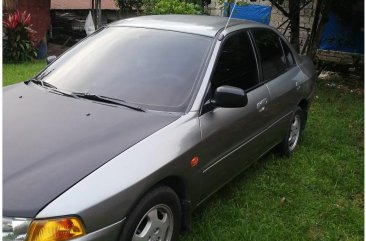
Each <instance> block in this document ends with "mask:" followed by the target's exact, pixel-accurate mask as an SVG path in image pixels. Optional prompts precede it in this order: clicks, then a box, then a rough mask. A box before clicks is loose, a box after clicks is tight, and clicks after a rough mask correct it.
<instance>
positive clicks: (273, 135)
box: [3, 15, 315, 241]
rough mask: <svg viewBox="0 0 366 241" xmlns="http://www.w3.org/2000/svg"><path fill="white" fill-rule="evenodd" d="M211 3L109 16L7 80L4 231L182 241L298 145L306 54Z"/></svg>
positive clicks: (306, 101)
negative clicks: (40, 65) (223, 194)
mask: <svg viewBox="0 0 366 241" xmlns="http://www.w3.org/2000/svg"><path fill="white" fill-rule="evenodd" d="M226 24H227V19H226V18H221V17H209V16H175V15H170V16H145V17H138V18H132V19H126V20H122V21H118V22H115V23H112V24H110V25H108V26H106V27H104V28H102V29H100V30H98V31H97V32H95V33H94V34H92V35H91V36H89V37H88V38H86V39H84V40H83V41H81V42H80V43H78V44H77V45H76V46H75V47H73V48H71V49H70V50H69V51H67V52H66V53H64V54H63V55H61V56H60V57H59V58H57V59H56V60H54V61H52V63H49V65H48V66H47V67H46V68H45V69H44V70H42V71H41V72H40V73H39V74H38V75H37V76H35V77H34V78H32V79H30V80H28V81H25V82H23V83H19V84H16V85H12V86H9V87H6V88H4V90H3V93H4V106H3V110H4V120H3V123H4V126H3V131H4V132H3V133H4V134H3V150H4V156H3V160H4V164H3V173H4V175H3V196H4V199H3V215H4V218H3V240H27V241H46V240H52V241H66V240H71V239H72V240H75V241H106V240H108V241H117V240H119V241H131V240H133V241H138V240H146V241H174V240H177V238H178V235H179V231H180V230H181V229H182V228H189V226H190V217H191V213H192V211H193V210H194V209H195V208H196V207H198V206H199V205H201V204H202V203H204V201H205V200H206V199H207V198H208V197H210V195H212V194H213V193H214V192H215V191H217V190H218V189H219V188H221V187H222V186H224V185H225V184H226V183H228V182H229V181H230V180H231V179H232V178H234V177H235V176H236V175H238V174H239V173H240V172H242V171H243V170H244V169H246V168H247V167H248V166H249V165H251V164H252V163H253V162H254V161H256V160H257V159H258V158H260V157H261V156H263V155H264V154H265V153H267V152H268V151H270V150H272V149H274V148H275V147H276V148H275V149H276V150H278V151H279V152H280V153H281V154H283V155H290V154H291V152H292V151H294V149H295V147H296V146H297V144H298V141H299V137H300V134H301V131H302V130H303V129H304V127H305V124H306V119H307V114H308V109H309V105H310V100H311V97H312V95H313V92H314V79H315V71H314V67H313V64H312V62H311V60H309V59H308V58H307V57H303V56H299V55H298V54H297V53H296V52H295V51H294V50H293V49H292V47H291V46H290V45H289V44H288V42H287V41H286V40H285V39H284V38H283V37H282V36H281V35H280V34H278V33H277V32H276V31H275V30H273V29H272V28H270V27H268V26H264V25H261V24H257V23H254V22H248V21H241V20H233V19H232V20H231V21H230V22H229V23H228V25H227V26H226Z"/></svg>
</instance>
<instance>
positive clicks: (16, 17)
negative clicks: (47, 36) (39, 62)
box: [3, 10, 36, 45]
mask: <svg viewBox="0 0 366 241" xmlns="http://www.w3.org/2000/svg"><path fill="white" fill-rule="evenodd" d="M31 21H32V18H31V15H30V14H29V13H27V12H26V11H24V12H23V13H20V11H19V10H16V11H15V12H13V13H10V14H8V15H7V16H5V19H4V21H3V26H4V28H5V29H7V30H13V31H14V30H15V29H16V28H17V27H18V25H19V24H21V26H22V28H23V27H24V28H25V30H26V32H27V33H28V37H29V40H30V41H31V42H32V44H33V45H35V44H36V39H35V34H36V32H35V31H34V30H33V29H32V24H31Z"/></svg>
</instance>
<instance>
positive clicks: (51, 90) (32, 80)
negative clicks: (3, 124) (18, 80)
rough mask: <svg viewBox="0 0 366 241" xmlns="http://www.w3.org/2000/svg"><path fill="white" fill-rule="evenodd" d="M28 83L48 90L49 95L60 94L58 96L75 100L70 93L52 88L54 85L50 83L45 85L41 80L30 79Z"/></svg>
mask: <svg viewBox="0 0 366 241" xmlns="http://www.w3.org/2000/svg"><path fill="white" fill-rule="evenodd" d="M29 81H31V82H33V83H35V84H36V85H40V86H42V87H43V88H46V89H48V90H49V91H50V92H51V93H55V94H60V95H63V96H68V97H73V98H76V96H75V95H73V94H72V93H71V92H70V93H68V92H66V91H63V90H60V89H58V88H57V87H56V86H54V85H52V84H50V83H47V82H45V81H42V80H39V79H30V80H29Z"/></svg>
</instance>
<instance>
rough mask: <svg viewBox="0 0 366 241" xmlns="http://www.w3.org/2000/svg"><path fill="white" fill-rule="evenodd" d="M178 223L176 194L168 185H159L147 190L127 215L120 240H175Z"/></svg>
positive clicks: (179, 217)
mask: <svg viewBox="0 0 366 241" xmlns="http://www.w3.org/2000/svg"><path fill="white" fill-rule="evenodd" d="M180 225H181V206H180V201H179V197H178V195H177V194H176V193H175V192H174V191H173V190H172V189H171V188H169V187H166V186H159V187H156V188H154V189H152V190H151V191H150V192H148V193H147V194H146V195H145V196H144V197H143V198H142V199H141V201H140V202H139V203H138V204H137V205H136V207H135V208H134V209H133V210H132V212H131V213H130V215H128V217H127V221H126V223H125V225H124V228H123V230H122V234H121V238H120V241H137V240H151V241H176V240H177V239H178V235H179V231H180Z"/></svg>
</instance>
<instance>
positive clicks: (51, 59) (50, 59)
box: [46, 55, 57, 64]
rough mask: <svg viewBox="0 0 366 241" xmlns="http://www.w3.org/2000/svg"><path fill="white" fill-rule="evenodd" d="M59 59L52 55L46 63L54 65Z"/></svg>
mask: <svg viewBox="0 0 366 241" xmlns="http://www.w3.org/2000/svg"><path fill="white" fill-rule="evenodd" d="M56 59H57V57H56V56H55V55H51V56H48V57H47V58H46V62H47V64H50V63H52V62H53V61H55V60H56Z"/></svg>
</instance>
